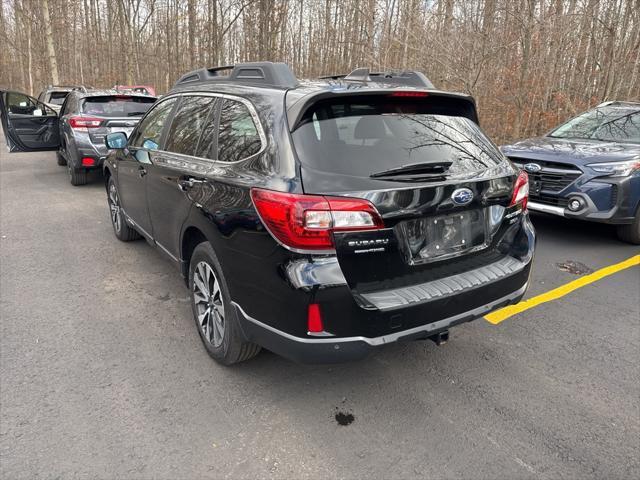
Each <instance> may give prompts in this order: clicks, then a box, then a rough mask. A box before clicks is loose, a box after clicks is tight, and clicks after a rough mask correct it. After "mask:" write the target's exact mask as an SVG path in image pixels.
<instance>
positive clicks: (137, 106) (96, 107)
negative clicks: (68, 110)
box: [82, 95, 156, 117]
mask: <svg viewBox="0 0 640 480" xmlns="http://www.w3.org/2000/svg"><path fill="white" fill-rule="evenodd" d="M155 101H156V99H155V98H153V97H149V98H146V97H130V96H127V95H105V96H99V97H87V98H85V99H84V100H83V101H82V112H83V113H86V114H88V115H99V116H101V117H141V116H142V115H144V114H145V113H147V110H149V109H150V108H151V105H153V104H154V103H155Z"/></svg>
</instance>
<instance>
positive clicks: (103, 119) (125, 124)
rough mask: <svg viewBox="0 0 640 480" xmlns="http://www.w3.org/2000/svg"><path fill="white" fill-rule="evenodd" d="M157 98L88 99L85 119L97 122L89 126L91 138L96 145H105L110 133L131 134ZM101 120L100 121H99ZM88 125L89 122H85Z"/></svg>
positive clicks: (113, 97)
mask: <svg viewBox="0 0 640 480" xmlns="http://www.w3.org/2000/svg"><path fill="white" fill-rule="evenodd" d="M154 102H155V98H153V97H148V96H144V97H143V96H135V95H104V96H93V97H87V98H85V99H84V100H83V102H82V112H83V117H89V118H93V119H95V120H96V121H95V122H93V124H89V126H90V128H88V131H89V137H90V138H91V141H92V142H93V143H94V144H98V145H102V144H104V139H105V137H106V136H107V135H108V134H109V133H114V132H124V133H126V135H127V136H129V135H130V134H131V132H132V131H133V129H134V127H135V126H136V125H137V123H138V122H139V121H140V118H142V116H143V115H144V114H145V113H146V111H147V110H149V108H151V105H153V103H154ZM98 120H99V121H98ZM85 124H87V122H85Z"/></svg>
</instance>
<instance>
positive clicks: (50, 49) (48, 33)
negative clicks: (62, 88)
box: [42, 0, 60, 85]
mask: <svg viewBox="0 0 640 480" xmlns="http://www.w3.org/2000/svg"><path fill="white" fill-rule="evenodd" d="M42 15H43V21H44V32H45V37H46V43H47V55H48V59H49V69H50V70H51V80H52V81H53V84H54V85H58V84H60V78H59V77H58V60H57V58H56V51H55V48H54V46H53V45H54V41H53V28H51V15H49V0H42Z"/></svg>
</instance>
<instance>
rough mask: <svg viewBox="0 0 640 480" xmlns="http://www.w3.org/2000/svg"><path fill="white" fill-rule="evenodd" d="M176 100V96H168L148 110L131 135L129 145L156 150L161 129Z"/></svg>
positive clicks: (158, 145)
mask: <svg viewBox="0 0 640 480" xmlns="http://www.w3.org/2000/svg"><path fill="white" fill-rule="evenodd" d="M176 100H177V99H176V98H170V99H169V100H166V101H164V102H162V103H160V104H159V105H157V106H156V107H155V108H154V109H153V110H152V111H150V112H149V114H148V115H147V116H146V117H144V119H143V120H142V122H141V123H140V125H139V126H138V128H137V130H136V131H135V132H134V134H133V135H132V137H131V141H130V142H129V145H131V146H132V147H139V148H146V149H147V150H157V149H158V148H159V147H160V137H161V136H162V129H163V128H164V125H165V122H166V121H167V118H168V117H169V114H170V113H171V110H172V109H173V106H174V104H175V102H176Z"/></svg>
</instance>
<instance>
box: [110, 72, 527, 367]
mask: <svg viewBox="0 0 640 480" xmlns="http://www.w3.org/2000/svg"><path fill="white" fill-rule="evenodd" d="M189 93H193V94H195V93H199V94H203V93H204V94H215V95H230V96H236V97H241V98H244V99H246V100H248V101H250V102H251V104H252V105H253V106H254V107H255V112H256V113H257V116H258V117H259V119H260V123H261V126H262V128H263V130H264V135H265V137H266V148H263V150H262V151H261V152H260V153H259V154H257V155H254V156H252V157H250V158H248V159H246V160H243V161H240V162H237V163H223V162H213V163H212V166H211V169H210V170H209V171H208V172H206V174H194V173H193V171H191V170H189V169H184V168H179V167H175V165H176V163H175V162H180V161H182V162H187V163H188V162H189V161H191V160H194V159H192V158H188V157H187V158H185V156H183V155H178V154H174V153H170V152H163V151H161V150H159V151H154V152H148V161H149V162H150V163H148V164H147V163H144V164H142V163H140V162H138V161H137V160H135V157H134V155H136V154H138V155H140V154H141V152H146V151H145V150H143V149H137V150H136V149H128V148H125V149H123V150H117V151H115V152H112V153H111V154H110V155H109V157H108V158H107V160H106V162H105V166H104V168H105V173H106V177H107V180H108V178H109V177H111V176H113V177H114V179H115V181H116V184H117V185H118V188H119V189H120V190H121V201H122V206H123V209H124V211H125V215H126V216H127V217H129V218H130V220H131V222H130V223H134V222H135V226H137V227H138V229H139V230H144V232H143V233H145V236H146V237H147V240H148V241H149V242H150V243H152V244H154V243H155V244H156V245H158V246H159V247H160V248H161V250H163V251H164V252H165V253H167V254H168V256H169V257H170V258H172V260H173V261H174V262H175V263H176V266H177V267H178V268H179V269H180V270H181V272H182V274H183V275H184V276H186V275H187V273H188V262H189V255H190V251H191V250H192V249H193V247H194V246H195V245H196V244H197V243H198V242H200V241H209V242H210V243H211V245H212V247H213V249H214V251H215V252H216V255H217V256H218V258H219V260H220V263H221V266H222V269H223V272H224V274H225V277H226V278H227V282H228V286H229V290H230V292H229V293H230V296H231V298H232V300H233V304H234V307H235V309H236V313H237V317H238V320H239V322H240V325H241V328H242V331H243V333H244V336H245V337H246V339H247V340H249V341H253V342H256V343H259V344H261V345H263V346H265V347H267V348H270V349H272V350H274V351H276V352H277V353H279V354H281V355H283V356H286V357H288V358H291V359H294V360H298V361H303V362H319V361H320V362H335V361H344V360H350V359H354V358H358V357H360V356H362V355H365V354H366V353H367V352H368V351H370V350H371V349H372V348H375V347H376V346H378V345H380V344H383V343H387V341H391V340H390V338H391V337H389V339H387V337H385V336H388V335H392V336H393V340H398V339H414V338H424V337H425V336H428V335H432V334H434V333H437V331H441V330H444V329H447V328H448V327H449V326H452V325H454V324H457V323H461V322H463V321H468V320H472V319H474V318H477V317H478V316H480V315H483V314H484V313H486V312H487V311H488V310H489V309H490V308H497V307H498V306H502V305H505V304H508V303H514V302H517V301H518V300H519V299H520V298H521V297H522V295H523V294H524V289H525V288H526V285H527V283H528V276H529V272H530V266H531V261H532V254H533V248H534V244H535V234H534V230H533V228H532V226H531V223H530V222H529V219H528V215H527V214H526V213H523V212H518V211H513V212H511V213H512V215H510V220H509V221H506V220H505V225H503V227H502V229H501V234H500V235H499V236H498V237H496V241H495V242H494V243H493V244H492V245H491V246H490V247H489V248H488V249H487V250H485V251H483V252H478V253H475V254H468V255H467V256H466V257H465V259H466V260H467V261H473V259H474V258H475V259H476V260H477V261H479V262H480V263H482V261H483V255H485V256H487V255H489V256H490V255H493V254H498V255H505V254H511V255H514V256H517V257H519V258H521V259H522V260H523V262H525V263H526V268H524V269H523V270H522V271H521V272H519V273H518V274H517V275H516V276H512V277H509V278H506V279H503V280H500V281H498V282H495V283H490V284H487V285H484V286H482V287H480V288H478V289H475V290H472V291H470V292H467V293H465V294H460V295H457V296H454V297H448V298H444V299H441V300H437V301H433V302H428V303H421V304H416V305H412V306H411V307H409V308H405V309H402V310H401V311H374V310H370V309H366V308H362V306H361V305H359V304H358V303H357V302H356V297H355V295H356V294H357V293H358V291H359V290H360V289H364V290H365V291H366V289H367V288H371V284H372V283H375V281H376V278H377V277H376V275H377V273H376V272H379V271H387V270H385V268H388V269H389V270H388V271H390V272H393V276H394V277H393V280H394V282H395V283H396V284H398V285H402V284H407V283H411V281H412V280H414V279H415V276H416V273H417V272H428V271H430V269H432V267H429V266H419V267H417V268H416V269H413V270H412V269H408V268H407V267H406V265H403V264H402V262H401V260H400V257H399V253H398V252H397V246H394V245H391V246H390V247H391V248H392V249H394V251H395V252H396V253H393V252H390V253H389V254H388V255H385V256H386V259H381V257H380V256H379V255H371V256H368V257H366V258H365V257H362V256H360V257H357V258H355V256H353V255H349V253H348V252H347V251H346V250H345V249H342V247H341V245H342V243H341V242H342V240H343V238H342V237H348V236H349V234H343V235H342V236H340V238H338V236H336V241H337V244H338V246H339V247H338V250H340V251H339V253H338V257H337V261H336V256H335V254H330V253H329V254H325V255H312V254H302V253H296V252H293V251H290V250H289V249H287V248H284V247H283V246H281V245H280V244H279V243H278V242H277V241H275V240H274V238H273V237H272V236H271V235H270V234H269V233H268V232H267V230H266V229H265V227H264V225H263V223H262V221H261V220H260V218H259V216H258V214H257V212H256V210H255V207H254V205H253V203H252V200H251V197H250V189H251V188H252V187H262V188H267V189H271V190H276V191H286V192H291V193H304V192H308V190H307V188H306V186H305V188H303V183H302V180H301V178H302V175H301V166H300V162H299V160H298V159H297V158H296V152H295V150H294V148H293V146H292V141H291V133H290V129H289V125H290V120H288V116H287V111H286V97H287V96H286V92H285V91H283V90H282V89H277V88H259V87H252V86H247V85H243V86H241V87H238V86H235V85H224V84H216V85H214V86H207V85H199V86H197V87H191V88H189V87H181V88H178V89H175V90H174V91H173V92H171V93H170V94H169V95H168V96H167V97H166V98H164V99H163V100H162V101H164V100H166V99H168V98H171V97H172V96H180V95H181V94H189ZM325 93H326V92H325ZM325 93H323V95H324V94H325ZM174 108H177V107H174ZM174 112H175V110H174ZM474 112H475V108H474ZM172 115H173V114H172ZM170 118H171V117H170ZM169 125H170V120H169V121H167V122H166V125H165V127H164V131H165V133H164V134H163V136H166V131H167V129H168V126H169ZM163 145H164V138H163V140H162V142H161V145H160V148H162V146H163ZM167 160H174V161H175V162H170V161H167ZM515 175H516V172H515V171H514V170H511V171H510V172H509V174H508V175H506V176H504V175H503V177H502V179H495V180H486V181H481V182H477V181H473V180H470V181H469V182H467V183H464V186H469V187H470V188H472V189H473V190H474V191H475V193H476V199H475V201H474V204H472V205H467V206H464V207H456V206H454V205H453V204H452V203H450V202H447V201H442V200H443V199H446V198H448V196H447V195H450V193H451V192H452V191H453V190H454V189H455V188H458V187H459V186H460V185H461V184H460V183H458V184H455V185H443V186H439V187H435V188H434V187H433V186H429V185H426V186H425V185H420V186H415V187H409V188H408V189H407V187H406V186H404V187H399V186H398V184H397V183H393V182H386V181H383V180H376V183H377V185H378V188H377V189H376V191H375V192H371V191H360V192H355V191H346V192H345V191H343V190H341V189H340V188H336V190H337V191H338V194H339V195H344V196H360V197H361V198H368V199H369V200H370V201H372V202H373V203H374V204H375V205H376V206H377V207H378V209H379V211H380V213H381V214H382V216H383V218H384V220H385V224H386V226H388V227H389V228H390V229H392V228H393V226H394V224H395V223H396V222H397V219H394V215H395V214H397V211H398V209H401V208H405V210H406V205H401V204H400V203H398V202H397V199H396V200H395V203H394V198H393V197H394V195H393V192H397V191H398V189H399V188H400V189H406V190H408V191H415V192H416V195H418V196H419V197H420V198H423V199H424V201H421V202H420V207H419V208H416V209H415V211H405V212H404V214H405V216H404V217H403V219H406V218H410V217H411V216H414V217H415V216H424V215H429V214H432V213H435V212H439V213H441V212H445V211H455V210H464V209H466V208H471V207H474V206H477V205H479V204H482V205H485V206H486V205H490V204H492V203H496V202H500V201H502V202H503V203H504V202H505V201H508V197H509V196H510V194H511V190H512V187H513V180H514V178H515ZM185 180H186V182H185ZM189 180H195V182H194V183H193V184H191V185H189V182H188V181H189ZM496 185H501V187H502V188H498V189H497V190H496ZM496 191H499V195H497V196H496ZM429 200H431V201H429ZM132 217H133V218H132ZM376 235H380V232H371V233H368V234H364V236H365V237H374V236H376ZM498 239H501V240H503V241H497V240H498ZM300 263H301V264H303V266H304V268H306V270H307V273H309V272H312V273H310V274H309V275H308V279H311V280H309V281H308V282H307V283H304V284H303V285H301V284H296V281H295V280H294V278H293V276H292V275H291V274H290V267H291V265H294V266H295V265H297V264H300ZM327 265H329V266H328V267H327ZM438 266H439V269H435V270H434V272H435V273H434V275H436V276H437V275H438V274H440V275H447V274H449V273H450V272H455V271H457V270H459V269H460V268H461V266H460V264H459V262H456V259H451V260H448V261H443V262H440V263H439V264H438ZM336 267H337V270H336ZM340 269H342V270H343V271H345V272H347V276H348V277H349V281H348V282H347V281H346V279H342V278H340V274H339V273H338V274H337V275H333V276H331V275H329V277H330V279H329V280H327V279H326V278H324V277H322V276H321V275H320V276H318V277H317V278H316V276H315V273H313V272H320V271H327V270H329V271H331V272H333V273H335V272H336V271H337V272H340ZM354 272H358V273H354ZM321 277H322V278H321ZM331 278H332V279H333V280H331ZM383 283H384V282H383V281H382V282H381V283H380V284H379V285H378V287H380V286H381V285H382V284H383ZM367 284H369V285H368V286H367ZM312 302H316V303H320V304H321V305H322V308H323V310H322V312H323V318H324V322H325V329H326V330H327V331H328V332H330V333H331V334H332V335H334V337H331V338H313V337H312V336H310V335H308V334H307V331H306V329H307V324H306V316H307V308H308V306H309V304H310V303H312ZM487 305H488V306H487ZM439 322H440V323H439ZM412 328H413V329H416V328H417V329H418V331H415V332H411V331H410V330H411V329H412ZM399 332H400V333H399ZM402 332H405V333H404V334H403V333H402ZM363 337H367V338H371V339H373V340H370V341H363V340H362V338H363Z"/></svg>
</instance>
